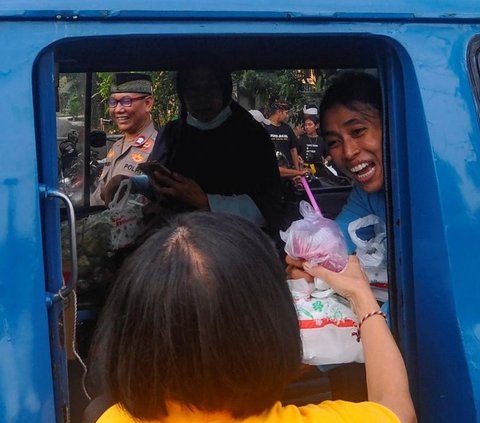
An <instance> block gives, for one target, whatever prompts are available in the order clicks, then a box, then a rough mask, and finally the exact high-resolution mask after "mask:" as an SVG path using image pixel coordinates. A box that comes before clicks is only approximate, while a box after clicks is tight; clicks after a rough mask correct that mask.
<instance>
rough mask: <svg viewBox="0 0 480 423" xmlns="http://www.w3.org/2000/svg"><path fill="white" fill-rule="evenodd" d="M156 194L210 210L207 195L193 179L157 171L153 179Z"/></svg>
mask: <svg viewBox="0 0 480 423" xmlns="http://www.w3.org/2000/svg"><path fill="white" fill-rule="evenodd" d="M151 182H152V186H153V188H154V189H155V191H156V192H158V193H159V194H163V195H165V196H167V197H173V198H176V199H177V200H180V201H182V202H183V203H185V204H189V205H190V206H193V207H195V208H197V209H201V210H209V209H210V206H209V204H208V197H207V194H205V192H204V191H203V189H202V188H201V187H200V185H198V184H197V183H196V182H195V181H194V180H193V179H190V178H187V177H185V176H182V175H179V174H178V173H172V174H171V175H166V174H164V173H160V172H157V171H155V172H154V173H153V178H151Z"/></svg>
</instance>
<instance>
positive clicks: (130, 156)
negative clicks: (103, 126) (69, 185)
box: [90, 123, 157, 206]
mask: <svg viewBox="0 0 480 423" xmlns="http://www.w3.org/2000/svg"><path fill="white" fill-rule="evenodd" d="M156 136H157V131H156V130H155V128H154V126H153V123H151V124H150V125H149V126H147V127H146V128H145V130H144V131H143V132H142V134H141V135H139V136H138V137H137V139H136V140H134V141H133V142H131V143H129V144H128V145H125V136H123V137H122V138H121V139H120V140H118V141H116V142H115V144H113V146H112V148H111V149H110V150H109V151H108V153H107V157H106V162H105V167H104V168H103V171H102V174H101V175H100V180H99V183H98V186H97V189H96V190H95V191H94V192H93V194H92V195H91V197H90V205H91V206H100V205H104V202H103V200H102V199H101V197H100V193H101V192H102V190H103V189H104V188H105V186H106V185H107V183H108V182H109V181H110V180H111V179H112V178H113V177H114V176H117V175H124V176H128V177H130V176H134V175H138V174H140V173H141V172H140V171H139V170H138V169H137V166H138V165H139V164H140V163H143V162H146V161H147V160H148V157H149V156H150V153H151V151H152V149H153V146H154V143H155V138H156Z"/></svg>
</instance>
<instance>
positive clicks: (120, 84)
mask: <svg viewBox="0 0 480 423" xmlns="http://www.w3.org/2000/svg"><path fill="white" fill-rule="evenodd" d="M111 92H112V93H141V94H152V80H151V79H150V77H149V76H148V75H146V74H144V73H117V74H115V82H114V84H113V85H112V90H111Z"/></svg>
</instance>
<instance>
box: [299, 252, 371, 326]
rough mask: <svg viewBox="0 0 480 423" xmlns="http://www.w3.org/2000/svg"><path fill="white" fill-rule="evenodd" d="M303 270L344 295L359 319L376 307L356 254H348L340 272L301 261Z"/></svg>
mask: <svg viewBox="0 0 480 423" xmlns="http://www.w3.org/2000/svg"><path fill="white" fill-rule="evenodd" d="M303 268H304V270H305V271H306V272H307V273H308V274H310V275H312V276H314V277H318V278H320V279H322V280H323V281H325V282H326V283H327V284H328V285H329V286H330V287H331V288H333V290H334V291H335V292H337V293H338V294H340V295H341V296H342V297H345V298H346V299H347V300H348V301H349V302H350V304H351V305H352V308H353V310H354V311H355V313H356V314H357V316H358V317H359V318H360V319H361V318H362V317H363V316H364V315H365V314H367V313H369V312H370V311H372V310H376V309H378V304H377V300H376V299H375V296H374V295H373V292H372V289H371V288H370V283H369V281H368V278H367V276H366V275H365V273H364V271H363V270H362V267H361V266H360V262H359V261H358V258H357V257H356V256H350V257H349V259H348V263H347V266H346V267H345V269H343V270H342V271H341V272H340V273H336V272H332V271H331V270H328V269H325V268H324V267H322V266H310V265H309V264H308V263H303Z"/></svg>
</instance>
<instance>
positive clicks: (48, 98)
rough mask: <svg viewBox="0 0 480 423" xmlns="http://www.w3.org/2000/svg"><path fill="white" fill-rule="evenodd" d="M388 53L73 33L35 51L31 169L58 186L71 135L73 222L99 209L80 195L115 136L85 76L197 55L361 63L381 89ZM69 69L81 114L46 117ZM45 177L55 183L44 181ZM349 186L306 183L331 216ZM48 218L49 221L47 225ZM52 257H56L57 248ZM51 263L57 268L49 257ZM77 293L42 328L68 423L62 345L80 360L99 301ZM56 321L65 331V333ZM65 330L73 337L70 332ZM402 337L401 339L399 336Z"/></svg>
mask: <svg viewBox="0 0 480 423" xmlns="http://www.w3.org/2000/svg"><path fill="white" fill-rule="evenodd" d="M391 51H392V46H391V45H389V44H388V43H387V42H386V41H385V40H384V39H381V38H379V37H374V36H372V35H370V34H358V35H355V36H353V35H349V36H338V35H333V34H332V35H328V34H327V35H325V34H323V35H321V36H319V35H316V34H302V35H301V36H298V35H295V34H275V35H272V34H257V35H252V34H248V35H244V34H238V35H222V36H213V35H207V36H206V35H197V36H196V35H188V36H187V35H145V36H139V35H130V36H99V37H80V38H73V39H69V40H65V41H62V42H59V43H56V44H54V45H52V46H50V47H49V49H47V50H46V51H45V52H44V54H43V57H41V58H39V60H38V62H37V68H36V73H35V75H34V81H35V82H36V83H35V84H34V86H36V89H37V94H38V97H39V98H42V100H37V102H36V104H37V112H38V113H37V119H38V120H39V121H40V128H41V129H40V136H39V140H40V143H39V145H38V146H37V147H38V149H39V151H40V152H41V156H42V157H43V158H45V157H47V156H48V157H49V159H48V160H46V159H43V160H42V162H41V163H39V172H40V173H43V174H44V175H45V176H46V178H45V179H46V180H48V179H49V178H50V179H52V183H54V184H56V185H57V186H58V185H61V183H62V178H63V179H65V175H61V174H60V173H59V172H58V168H59V167H61V163H60V160H61V151H62V148H63V149H65V148H67V147H68V141H69V140H70V141H73V142H75V143H76V144H77V145H78V147H79V152H80V154H81V155H82V160H81V163H82V169H81V173H82V174H83V181H82V182H81V191H82V195H81V196H80V199H78V200H77V202H76V203H75V202H74V205H75V215H76V218H77V221H78V220H79V219H82V218H83V217H85V216H87V215H89V214H91V213H95V212H98V211H99V210H101V208H100V209H99V208H98V207H97V208H95V207H89V205H88V201H87V200H88V193H89V192H90V189H91V188H90V183H91V181H90V178H92V172H93V170H92V168H91V163H92V161H93V159H95V160H97V161H99V160H101V159H102V158H104V157H105V154H106V151H107V148H108V146H109V145H111V144H112V142H114V141H115V140H116V139H118V133H117V135H116V134H111V133H109V134H105V132H109V131H108V130H105V128H104V127H102V126H101V124H102V122H99V121H98V120H95V121H92V118H91V98H92V95H93V92H92V75H93V74H94V73H96V72H126V71H156V70H168V71H175V69H176V68H177V67H178V65H179V63H180V62H181V60H182V61H183V58H184V57H189V56H191V55H193V54H196V55H198V54H199V52H205V53H208V54H210V53H212V54H214V55H215V56H217V57H221V58H222V59H223V60H225V63H227V64H228V66H229V68H231V69H232V70H246V69H253V70H259V71H262V70H263V71H269V70H272V69H310V68H315V69H370V70H373V71H374V72H377V73H378V75H379V77H380V80H381V81H382V85H383V86H384V87H385V86H386V87H391V85H392V83H391V76H389V75H388V74H387V72H386V69H387V68H389V69H390V70H391V69H392V66H393V65H392V63H391V62H394V61H395V59H394V57H393V56H389V55H390V54H391ZM52 70H53V73H54V74H55V81H52V82H51V83H50V82H49V83H48V84H45V83H44V82H42V81H45V78H46V77H48V75H49V72H51V71H52ZM72 73H76V74H81V75H83V76H82V78H83V81H84V85H83V87H82V89H83V90H84V92H85V99H86V101H85V104H81V107H82V109H83V110H82V111H81V112H80V113H81V114H82V115H83V116H84V118H83V120H81V121H72V120H68V119H60V120H58V119H57V121H56V122H55V113H54V111H55V110H56V109H57V108H56V105H55V104H54V103H55V102H58V96H59V93H58V88H59V87H58V80H59V78H60V77H61V76H62V75H65V74H72ZM391 109H392V108H391ZM386 110H387V108H386ZM391 112H392V110H389V112H388V113H389V114H390V113H391ZM386 115H387V113H386ZM75 136H76V137H77V139H76V140H75V139H74V138H75ZM69 137H70V138H69ZM72 137H73V138H72ZM390 139H392V136H390ZM54 140H56V142H54ZM384 144H385V148H384V156H385V163H386V169H387V171H386V173H387V176H386V178H387V181H386V182H387V189H386V195H387V205H388V204H391V203H392V201H393V200H392V198H393V197H392V194H391V185H392V182H391V180H390V177H389V163H390V159H389V154H390V146H389V145H388V143H387V142H386V141H384ZM67 167H68V164H67ZM52 168H53V169H54V170H52ZM55 169H56V170H57V171H55ZM53 179H56V180H55V181H53ZM63 182H65V180H64V181H63ZM67 183H68V184H70V186H71V185H72V184H73V183H74V181H72V180H71V179H70V180H69V181H67ZM350 189H351V186H337V187H331V186H330V187H319V188H318V189H316V190H315V196H316V198H317V200H318V202H319V204H321V205H322V208H325V209H328V213H327V215H328V217H331V218H334V217H335V215H336V214H337V213H338V212H339V211H340V209H341V207H342V205H343V203H344V201H345V200H346V198H347V196H348V193H349V192H350ZM304 194H305V193H304V192H303V193H302V192H298V195H297V197H295V198H292V199H290V200H291V201H292V204H291V209H292V210H295V208H296V207H297V206H298V202H299V201H300V200H301V199H306V196H305V195H304ZM64 212H65V208H62V210H61V212H60V213H59V214H56V213H55V212H48V211H47V212H46V216H45V227H46V228H49V227H50V228H51V227H52V225H56V229H55V231H56V232H54V235H52V236H53V237H55V236H56V237H59V235H60V225H59V224H58V221H62V222H63V221H65V220H66V214H65V213H64ZM49 213H50V214H49ZM387 213H388V214H387V217H388V216H389V215H390V217H389V220H390V222H387V228H388V231H389V238H390V239H389V257H394V254H395V252H394V243H393V229H392V228H393V225H392V223H391V212H388V211H387ZM292 218H293V217H292ZM55 220H57V223H56V224H55V223H54V222H55ZM47 242H48V241H47ZM57 244H58V243H57ZM390 247H391V248H390ZM63 248H65V246H63ZM57 249H58V246H57ZM58 257H61V252H59V254H58ZM51 265H52V266H58V263H52V264H51ZM63 266H64V268H63V273H64V275H65V273H66V270H68V269H66V268H65V263H64V264H63ZM394 270H395V269H394V264H393V260H390V261H389V280H390V281H391V285H392V287H391V294H392V293H393V292H394V288H395V283H396V282H395V277H394ZM67 273H68V272H67ZM76 292H77V300H76V301H73V300H72V299H71V298H70V297H69V299H68V300H67V302H66V303H67V312H66V313H65V318H64V317H63V313H61V308H57V309H56V311H55V312H52V318H51V328H52V331H54V333H56V335H55V336H54V337H53V341H52V342H53V344H54V347H53V348H52V351H55V350H57V351H63V352H64V353H65V354H66V355H67V356H68V363H67V364H65V363H62V359H61V356H62V354H60V355H58V356H57V357H54V360H53V361H54V362H57V365H58V366H62V367H63V366H65V365H66V366H67V368H68V374H69V377H68V380H67V381H66V380H57V392H56V401H57V403H58V404H57V408H58V409H59V410H60V411H59V413H63V414H69V415H70V416H71V419H72V422H74V423H75V422H79V421H80V420H79V417H80V416H81V412H82V410H83V408H84V407H85V405H86V404H87V403H88V400H87V398H86V397H85V394H84V392H83V388H82V378H83V374H84V369H83V368H82V366H81V365H80V364H79V363H78V360H77V358H76V357H75V354H74V352H73V350H72V347H71V344H72V341H74V342H75V345H76V351H77V353H78V355H79V356H80V357H81V358H82V359H83V360H84V361H85V362H86V363H88V347H89V341H90V339H91V335H92V332H93V331H94V329H95V322H96V318H97V317H98V313H99V312H100V308H101V302H100V304H99V303H98V302H96V301H95V300H96V299H98V296H97V294H96V292H95V290H94V288H92V284H91V283H90V282H89V281H88V280H83V279H82V278H81V277H79V280H78V282H77V286H76ZM75 302H76V303H77V304H76V306H75V304H74V303H75ZM391 311H392V318H393V331H394V333H395V335H396V336H397V338H399V339H400V340H402V336H401V333H400V332H399V331H398V329H397V325H396V323H395V322H397V321H398V319H403V318H404V317H403V316H398V315H397V311H396V306H395V301H392V309H391ZM65 327H66V328H67V336H65V337H64V336H63V331H64V328H65ZM74 335H75V340H73V338H72V337H73V336H74ZM403 341H404V342H405V338H403ZM58 374H61V373H60V372H59V373H58ZM329 389H330V388H329V384H328V378H327V377H326V376H325V375H324V374H322V373H321V372H310V373H309V374H308V375H306V376H304V377H303V378H300V379H299V380H298V381H294V382H292V384H291V386H289V387H288V389H287V391H286V393H285V402H288V403H296V404H304V403H309V402H312V401H317V402H318V401H321V400H323V399H328V398H329V397H330V392H329ZM68 404H70V405H68Z"/></svg>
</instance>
